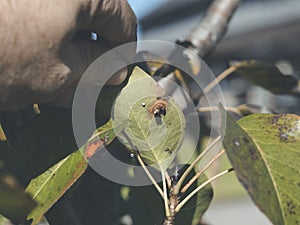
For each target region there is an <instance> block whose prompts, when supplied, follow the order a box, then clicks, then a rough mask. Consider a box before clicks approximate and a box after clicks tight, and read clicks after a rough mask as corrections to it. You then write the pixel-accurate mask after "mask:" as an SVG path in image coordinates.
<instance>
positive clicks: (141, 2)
mask: <svg viewBox="0 0 300 225" xmlns="http://www.w3.org/2000/svg"><path fill="white" fill-rule="evenodd" d="M167 1H169V0H128V2H129V4H130V5H131V7H132V9H133V11H134V12H135V14H136V15H137V17H138V19H141V18H143V17H144V16H146V15H147V14H148V13H150V12H151V11H153V10H154V9H155V8H157V7H159V6H160V5H162V4H164V3H166V2H167Z"/></svg>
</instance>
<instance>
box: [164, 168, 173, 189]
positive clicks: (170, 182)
mask: <svg viewBox="0 0 300 225" xmlns="http://www.w3.org/2000/svg"><path fill="white" fill-rule="evenodd" d="M165 176H166V180H167V184H168V188H169V189H170V188H171V186H172V180H171V177H170V175H169V173H168V171H166V172H165Z"/></svg>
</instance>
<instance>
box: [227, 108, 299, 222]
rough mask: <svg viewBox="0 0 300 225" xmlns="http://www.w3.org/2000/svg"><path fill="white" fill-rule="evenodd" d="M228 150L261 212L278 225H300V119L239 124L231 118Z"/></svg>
mask: <svg viewBox="0 0 300 225" xmlns="http://www.w3.org/2000/svg"><path fill="white" fill-rule="evenodd" d="M223 113H225V112H224V111H223ZM224 146H225V148H226V151H227V155H228V158H229V160H230V161H231V163H232V165H233V167H234V168H235V171H236V175H237V176H238V178H239V180H240V182H241V183H242V184H243V186H244V187H245V189H246V190H247V191H248V193H249V195H250V196H251V198H252V199H253V201H254V202H255V203H256V205H257V206H258V207H259V208H260V209H261V211H262V212H264V213H265V214H266V215H267V216H268V217H269V219H270V220H271V221H272V222H273V223H274V224H275V225H292V224H299V223H300V219H299V218H300V117H299V116H296V115H291V114H282V115H273V114H254V115H250V116H247V117H245V118H243V119H241V120H240V121H239V122H238V123H236V122H235V121H234V120H233V119H232V118H231V117H230V116H229V115H227V126H226V132H225V137H224Z"/></svg>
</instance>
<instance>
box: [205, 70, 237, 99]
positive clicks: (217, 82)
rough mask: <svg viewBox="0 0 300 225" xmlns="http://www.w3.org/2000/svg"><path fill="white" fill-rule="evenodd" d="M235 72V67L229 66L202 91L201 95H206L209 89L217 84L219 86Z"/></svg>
mask: <svg viewBox="0 0 300 225" xmlns="http://www.w3.org/2000/svg"><path fill="white" fill-rule="evenodd" d="M235 70H236V67H235V66H231V67H229V68H228V69H226V70H225V71H224V72H222V73H221V74H220V75H219V76H218V77H217V78H216V79H214V80H213V81H212V82H210V83H209V84H208V85H207V86H206V87H205V88H204V90H203V93H204V94H206V93H208V92H209V91H210V90H211V89H213V88H214V87H215V86H216V85H217V84H219V83H220V82H221V81H222V80H223V79H225V78H226V77H227V76H229V75H230V74H232V73H233V72H234V71H235Z"/></svg>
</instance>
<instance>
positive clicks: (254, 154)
mask: <svg viewBox="0 0 300 225" xmlns="http://www.w3.org/2000/svg"><path fill="white" fill-rule="evenodd" d="M248 151H249V153H250V155H251V159H252V160H253V161H256V160H257V159H258V156H257V153H256V150H255V148H249V149H248Z"/></svg>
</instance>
